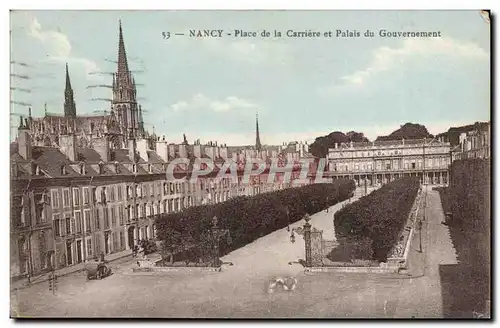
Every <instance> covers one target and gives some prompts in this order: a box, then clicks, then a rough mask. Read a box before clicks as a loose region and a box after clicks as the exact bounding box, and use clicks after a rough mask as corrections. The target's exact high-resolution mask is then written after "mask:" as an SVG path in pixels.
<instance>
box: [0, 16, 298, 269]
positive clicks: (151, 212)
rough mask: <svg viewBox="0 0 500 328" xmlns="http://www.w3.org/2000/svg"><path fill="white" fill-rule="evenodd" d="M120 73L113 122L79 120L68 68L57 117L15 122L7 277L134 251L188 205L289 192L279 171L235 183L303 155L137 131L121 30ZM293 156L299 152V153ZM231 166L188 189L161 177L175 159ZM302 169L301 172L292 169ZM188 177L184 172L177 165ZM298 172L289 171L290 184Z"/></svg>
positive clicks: (137, 111) (140, 126)
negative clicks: (163, 219) (253, 163)
mask: <svg viewBox="0 0 500 328" xmlns="http://www.w3.org/2000/svg"><path fill="white" fill-rule="evenodd" d="M118 48H119V49H118V68H117V72H116V74H114V75H113V88H112V89H113V91H112V92H113V102H112V104H111V109H110V114H109V115H102V116H90V117H89V116H79V115H78V113H77V106H76V101H75V98H74V94H73V90H72V87H71V81H70V77H69V70H68V67H66V86H65V92H64V99H65V101H64V115H53V114H49V113H47V112H46V113H45V115H44V116H43V117H41V118H34V117H32V116H31V111H30V114H29V116H28V117H27V118H25V119H24V118H21V121H20V124H19V127H18V137H17V140H16V142H14V143H12V144H11V150H10V155H11V157H10V164H11V167H10V168H11V172H10V175H11V218H10V221H11V229H10V243H11V247H10V249H11V276H12V277H23V276H26V275H28V274H29V275H36V274H38V273H42V272H44V271H47V270H51V269H53V268H62V267H66V266H71V265H75V264H78V263H81V262H83V261H85V260H86V259H89V258H93V257H95V256H98V255H100V254H101V253H104V254H111V253H116V252H120V251H124V250H129V249H131V248H132V247H133V246H134V245H135V244H137V243H138V241H139V240H141V239H149V238H154V237H155V218H156V217H157V216H158V215H161V214H165V213H174V212H178V211H182V210H183V209H184V208H186V207H189V206H195V205H200V204H207V203H218V202H223V201H226V200H228V199H230V198H231V197H236V196H243V195H246V196H252V195H257V194H260V193H263V192H268V191H274V190H279V189H284V188H288V187H291V186H292V185H293V184H292V183H291V181H285V180H284V174H282V173H278V174H277V175H276V177H275V179H274V181H273V182H271V183H268V181H267V175H266V174H261V175H254V176H252V177H251V178H250V180H249V181H248V182H245V181H244V180H243V178H242V173H243V168H244V167H245V164H246V162H247V161H248V159H249V158H260V159H262V160H264V161H265V162H266V163H267V164H270V161H271V158H276V159H279V161H280V163H281V164H282V165H285V163H286V162H291V161H294V162H298V161H299V160H300V159H301V158H303V157H305V156H307V154H306V153H304V149H302V148H300V147H298V146H295V144H294V145H293V147H286V146H285V145H283V146H280V147H268V146H263V145H261V144H260V136H259V132H258V122H257V126H256V130H257V131H256V134H257V135H256V145H255V146H251V147H226V146H225V145H224V146H217V144H216V143H209V144H206V145H201V144H200V142H199V141H198V142H195V143H194V144H193V145H189V144H188V142H187V140H185V142H184V143H182V144H172V143H168V142H167V141H166V140H165V138H164V137H163V138H160V137H157V136H156V135H154V134H153V135H150V134H148V132H147V131H145V129H144V124H143V122H142V113H141V107H140V105H139V104H138V103H137V100H136V99H137V98H136V88H135V81H134V78H133V76H132V74H131V73H130V71H129V69H128V64H127V57H126V53H125V45H124V41H123V33H122V27H121V24H120V27H119V47H118ZM299 148H300V149H299ZM196 157H198V158H211V159H213V160H214V162H216V163H222V162H224V161H225V160H227V159H232V160H234V161H235V162H236V163H237V166H238V172H237V173H238V174H237V176H236V178H232V177H231V178H229V177H223V178H218V177H217V176H216V175H215V174H209V175H206V176H201V177H199V178H198V179H196V180H195V181H193V182H189V181H183V182H179V181H169V180H167V174H166V169H167V167H168V164H169V163H171V162H172V161H173V160H175V159H177V158H188V159H190V160H193V159H194V158H196ZM296 165H297V168H299V165H300V164H298V163H297V164H296ZM176 170H177V171H174V172H177V173H180V174H186V175H188V174H189V173H190V168H189V167H187V168H186V167H182V166H179V167H176ZM298 178H299V173H297V172H292V179H298Z"/></svg>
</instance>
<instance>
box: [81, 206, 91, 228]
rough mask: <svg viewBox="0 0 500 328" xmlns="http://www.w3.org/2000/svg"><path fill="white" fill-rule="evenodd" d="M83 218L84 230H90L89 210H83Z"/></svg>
mask: <svg viewBox="0 0 500 328" xmlns="http://www.w3.org/2000/svg"><path fill="white" fill-rule="evenodd" d="M83 219H84V220H85V231H86V232H90V231H91V230H92V227H91V226H90V210H85V211H84V212H83Z"/></svg>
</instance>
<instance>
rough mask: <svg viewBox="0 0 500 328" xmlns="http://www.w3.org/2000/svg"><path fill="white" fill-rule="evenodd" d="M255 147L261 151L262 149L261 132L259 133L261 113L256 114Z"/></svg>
mask: <svg viewBox="0 0 500 328" xmlns="http://www.w3.org/2000/svg"><path fill="white" fill-rule="evenodd" d="M255 127H256V130H255V148H256V149H257V150H258V151H260V150H261V149H262V145H261V143H260V133H259V113H257V114H256V116H255Z"/></svg>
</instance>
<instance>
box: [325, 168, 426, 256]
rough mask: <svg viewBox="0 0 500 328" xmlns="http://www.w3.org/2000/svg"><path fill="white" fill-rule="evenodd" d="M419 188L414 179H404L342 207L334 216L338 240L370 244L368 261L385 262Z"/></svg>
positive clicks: (417, 181)
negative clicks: (370, 257) (363, 241)
mask: <svg viewBox="0 0 500 328" xmlns="http://www.w3.org/2000/svg"><path fill="white" fill-rule="evenodd" d="M419 188H420V182H419V180H418V178H416V177H405V178H401V179H398V180H395V181H393V182H391V183H389V184H386V185H384V186H382V187H381V188H380V189H378V190H375V191H374V192H372V193H370V194H368V195H367V196H364V197H362V198H360V199H359V200H358V201H356V202H354V203H351V204H348V205H346V206H345V207H344V208H342V209H340V210H339V211H337V212H336V213H335V220H334V225H335V233H336V235H337V237H338V238H349V239H358V240H362V239H365V238H368V239H370V240H372V242H373V243H372V250H373V255H372V259H374V260H378V261H381V262H383V261H386V260H387V256H388V253H389V251H390V250H391V248H392V247H393V246H394V245H395V244H396V242H397V241H398V239H399V236H400V233H401V231H402V230H403V228H404V226H405V224H406V221H407V218H408V215H409V213H410V211H411V208H412V205H413V202H414V201H415V197H416V196H417V193H418V190H419Z"/></svg>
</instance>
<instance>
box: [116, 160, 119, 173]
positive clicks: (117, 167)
mask: <svg viewBox="0 0 500 328" xmlns="http://www.w3.org/2000/svg"><path fill="white" fill-rule="evenodd" d="M115 172H116V173H120V165H118V162H115Z"/></svg>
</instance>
